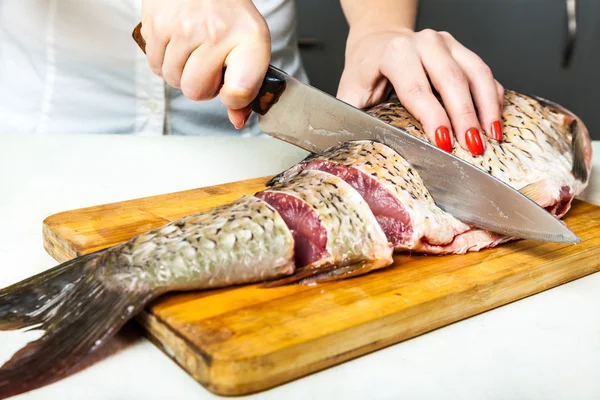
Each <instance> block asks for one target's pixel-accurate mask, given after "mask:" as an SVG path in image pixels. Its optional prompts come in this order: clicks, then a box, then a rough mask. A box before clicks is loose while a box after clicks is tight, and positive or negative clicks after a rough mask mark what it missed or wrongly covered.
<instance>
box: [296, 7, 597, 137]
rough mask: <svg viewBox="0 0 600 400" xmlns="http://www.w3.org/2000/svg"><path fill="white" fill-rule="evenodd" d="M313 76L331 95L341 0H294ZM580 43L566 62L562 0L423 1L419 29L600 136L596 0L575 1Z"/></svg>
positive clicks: (342, 35) (338, 63)
mask: <svg viewBox="0 0 600 400" xmlns="http://www.w3.org/2000/svg"><path fill="white" fill-rule="evenodd" d="M297 7H298V19H299V22H298V33H299V37H300V41H301V51H302V56H303V60H304V64H305V66H306V69H307V71H308V74H309V76H310V79H311V83H312V84H313V85H314V86H316V87H318V88H320V89H322V90H324V91H326V92H328V93H331V94H333V95H335V92H336V90H337V84H338V81H339V78H340V76H341V73H342V70H343V66H344V47H345V40H346V36H347V34H348V25H347V23H346V21H345V19H344V16H343V14H342V11H341V8H340V4H339V0H297ZM577 24H578V26H577V42H576V47H575V50H574V53H573V56H572V59H571V63H570V65H569V66H568V67H567V68H563V67H562V66H561V63H562V54H563V50H564V47H565V44H566V35H567V13H566V1H565V0H421V1H420V2H419V14H418V22H417V29H419V30H420V29H424V28H432V29H435V30H446V31H448V32H450V33H451V34H452V35H454V37H456V38H457V39H458V41H460V42H461V43H462V44H464V45H465V46H466V47H468V48H470V49H471V50H473V51H474V52H476V53H477V54H478V55H479V56H480V57H481V58H483V60H484V61H485V62H486V63H487V64H488V65H489V66H490V67H491V68H492V71H493V72H494V75H495V77H496V79H497V80H498V81H499V82H501V83H502V84H503V85H504V86H505V87H506V88H510V89H514V90H517V91H520V92H523V93H531V94H535V95H538V96H542V97H545V98H547V99H549V100H552V101H555V102H557V103H559V104H562V105H564V106H565V107H567V108H568V109H570V110H571V111H573V112H574V113H575V114H577V115H579V116H580V117H581V118H582V119H583V121H584V122H585V124H586V125H587V126H588V129H589V130H590V134H591V135H592V138H593V139H599V140H600V109H598V108H599V105H600V101H599V100H598V98H597V94H598V93H597V92H598V91H599V89H600V76H599V72H600V0H578V1H577Z"/></svg>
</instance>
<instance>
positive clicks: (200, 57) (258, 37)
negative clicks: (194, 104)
mask: <svg viewBox="0 0 600 400" xmlns="http://www.w3.org/2000/svg"><path fill="white" fill-rule="evenodd" d="M141 33H142V36H143V37H144V40H145V41H146V55H147V57H148V62H149V64H150V67H151V68H152V71H154V73H155V74H157V75H159V76H162V77H163V78H164V79H165V81H166V82H167V83H168V84H169V85H171V86H173V87H175V88H180V89H181V91H182V92H183V94H184V95H185V96H186V97H188V98H190V99H192V100H196V101H200V100H210V99H212V98H214V97H216V96H217V95H219V96H220V99H221V102H222V103H223V104H224V105H225V106H226V107H227V108H228V109H229V119H230V120H231V122H232V124H233V125H234V126H235V127H236V128H237V129H240V128H242V127H243V126H244V125H245V123H246V121H247V120H248V117H249V116H250V112H251V110H250V108H249V104H250V102H252V100H253V99H254V98H255V97H256V95H257V94H258V91H259V89H260V86H261V84H262V81H263V78H264V76H265V74H266V73H267V68H268V66H269V62H270V59H271V35H270V33H269V28H268V26H267V23H266V21H265V19H264V18H263V16H262V15H261V14H260V12H259V11H258V10H257V9H256V7H255V6H254V4H253V2H252V0H175V1H168V2H167V1H164V0H144V1H143V6H142V32H141ZM223 67H227V70H226V71H225V79H224V82H222V80H223V79H222V78H223ZM221 83H223V87H221Z"/></svg>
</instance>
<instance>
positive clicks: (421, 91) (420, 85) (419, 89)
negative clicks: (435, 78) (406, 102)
mask: <svg viewBox="0 0 600 400" xmlns="http://www.w3.org/2000/svg"><path fill="white" fill-rule="evenodd" d="M429 93H430V89H429V87H428V86H427V85H426V84H425V83H424V82H420V81H415V82H411V83H409V84H408V85H406V94H407V95H409V96H425V95H427V94H429Z"/></svg>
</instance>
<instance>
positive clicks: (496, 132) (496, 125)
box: [491, 121, 502, 140]
mask: <svg viewBox="0 0 600 400" xmlns="http://www.w3.org/2000/svg"><path fill="white" fill-rule="evenodd" d="M491 132H492V137H493V138H494V139H496V140H502V125H500V121H494V122H492V129H491Z"/></svg>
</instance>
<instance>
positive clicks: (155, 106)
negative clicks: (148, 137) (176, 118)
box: [146, 99, 158, 113]
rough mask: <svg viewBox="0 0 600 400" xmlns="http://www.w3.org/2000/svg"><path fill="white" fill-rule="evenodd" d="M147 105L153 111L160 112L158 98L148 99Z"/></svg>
mask: <svg viewBox="0 0 600 400" xmlns="http://www.w3.org/2000/svg"><path fill="white" fill-rule="evenodd" d="M146 107H148V109H149V110H150V111H151V112H153V113H157V112H158V103H157V102H156V100H152V99H150V100H146Z"/></svg>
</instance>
